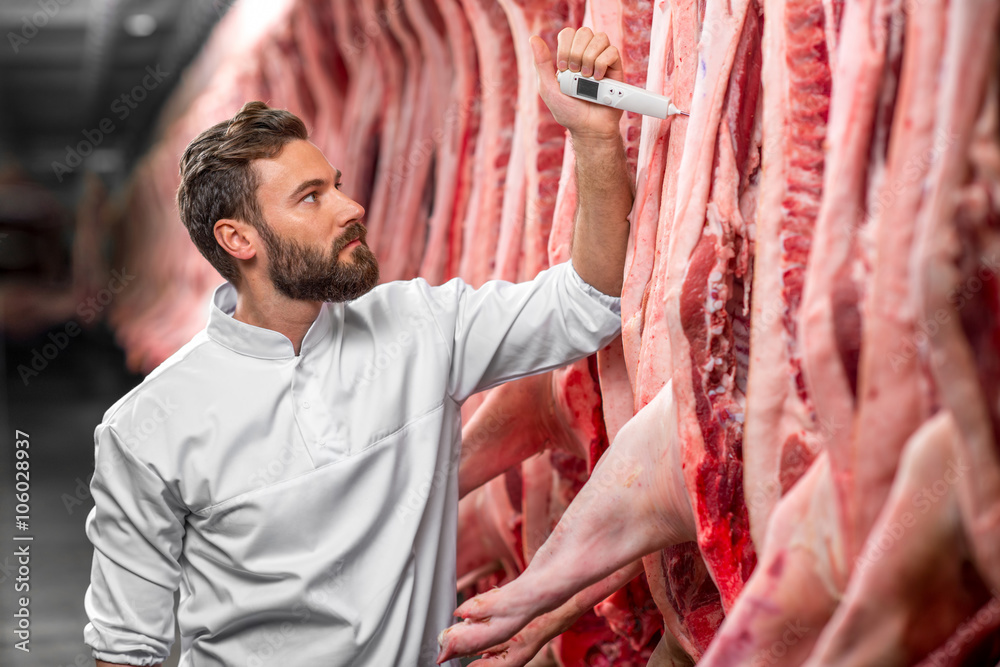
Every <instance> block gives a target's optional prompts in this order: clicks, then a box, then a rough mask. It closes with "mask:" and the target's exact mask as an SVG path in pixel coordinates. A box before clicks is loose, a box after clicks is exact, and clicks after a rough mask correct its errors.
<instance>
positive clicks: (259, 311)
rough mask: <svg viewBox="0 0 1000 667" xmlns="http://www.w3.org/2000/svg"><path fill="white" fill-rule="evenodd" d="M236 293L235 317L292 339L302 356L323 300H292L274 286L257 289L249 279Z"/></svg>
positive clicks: (296, 353)
mask: <svg viewBox="0 0 1000 667" xmlns="http://www.w3.org/2000/svg"><path fill="white" fill-rule="evenodd" d="M236 293H237V296H236V310H235V311H233V319H236V320H239V321H240V322H245V323H247V324H252V325H253V326H255V327H261V328H263V329H271V330H272V331H277V332H278V333H280V334H282V335H283V336H285V338H287V339H288V340H289V341H291V343H292V347H293V348H294V349H295V355H296V356H298V354H299V350H301V349H302V339H303V338H305V335H306V332H307V331H309V327H310V326H312V323H313V322H314V321H315V320H316V316H317V315H319V311H320V308H322V307H323V304H322V303H321V302H319V301H298V300H296V299H289V298H288V297H286V296H284V295H283V294H280V293H278V292H277V291H276V290H274V289H273V288H271V289H254V286H253V285H249V284H246V282H245V283H244V285H242V286H241V287H240V288H238V289H237V290H236Z"/></svg>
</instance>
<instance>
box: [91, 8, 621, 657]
mask: <svg viewBox="0 0 1000 667" xmlns="http://www.w3.org/2000/svg"><path fill="white" fill-rule="evenodd" d="M532 48H533V50H534V54H535V60H536V67H537V71H538V76H539V83H540V89H541V94H542V97H543V99H544V100H545V101H546V103H547V104H548V105H549V108H550V109H551V110H552V112H553V115H554V116H555V118H556V120H558V121H559V122H560V123H562V124H563V125H564V126H565V127H567V128H568V129H569V130H570V134H571V138H572V141H573V143H574V148H575V149H576V156H577V176H578V179H579V181H578V182H579V202H580V204H579V211H578V215H577V220H576V224H575V238H574V244H573V250H572V260H571V262H568V263H565V264H562V265H558V266H554V267H552V268H550V269H548V270H546V271H543V272H542V273H540V274H539V275H538V276H537V277H536V278H535V279H534V280H532V281H530V282H525V283H520V284H512V283H506V282H501V281H491V282H489V283H487V284H485V285H484V286H482V287H481V288H480V289H472V288H471V287H470V286H469V285H467V284H465V283H464V282H462V281H461V280H458V279H455V280H452V281H450V282H448V283H446V284H444V285H441V286H431V285H429V284H427V282H426V281H424V280H421V279H417V280H411V281H406V282H403V281H400V282H392V283H388V284H383V285H377V283H378V262H377V261H376V258H375V257H374V255H373V254H372V252H371V251H370V250H369V249H368V246H367V244H366V239H365V227H364V225H363V222H362V220H363V217H364V209H363V208H362V207H361V206H360V205H359V204H358V203H357V202H355V201H353V200H352V199H351V198H349V197H348V196H346V195H345V194H344V193H343V192H342V191H341V190H340V181H341V172H340V171H339V170H338V169H336V168H334V167H333V166H331V165H330V164H329V163H328V162H327V160H326V159H325V158H324V157H323V154H322V153H321V152H320V150H319V149H317V148H316V146H314V145H313V144H311V143H310V142H309V141H308V135H307V132H306V128H305V126H304V125H303V123H302V121H301V120H299V119H298V118H296V117H295V116H294V115H292V114H291V113H289V112H287V111H281V110H275V109H270V108H268V107H267V106H266V105H264V104H263V103H261V102H252V103H249V104H247V105H245V106H244V107H243V108H242V109H241V110H240V112H239V113H237V114H236V115H235V116H234V117H233V118H232V119H231V120H228V121H225V122H222V123H219V124H218V125H215V126H214V127H212V128H210V129H208V130H206V131H205V132H204V133H202V134H201V135H200V136H198V137H197V138H196V139H195V140H194V141H192V142H191V144H190V145H189V146H188V148H187V150H186V151H185V153H184V156H183V158H182V159H181V184H180V188H179V190H178V193H177V203H178V209H179V211H180V217H181V220H182V221H183V222H184V224H185V226H186V227H187V229H188V231H189V233H190V235H191V239H192V240H193V241H194V243H195V245H196V246H197V247H198V249H199V250H200V251H201V253H202V254H203V255H204V256H205V257H206V258H207V259H208V261H209V262H211V263H212V265H213V266H214V267H215V268H216V269H217V270H218V271H219V273H221V274H222V276H223V277H224V278H225V279H226V280H227V282H226V283H224V284H223V285H222V286H220V287H219V288H218V289H217V290H216V291H215V294H214V297H213V299H212V303H211V306H210V312H209V319H208V324H207V326H206V328H205V329H204V330H203V331H201V332H200V333H199V334H198V335H196V336H195V337H194V338H193V339H192V340H191V341H190V342H189V343H188V344H187V345H185V346H184V347H183V348H181V349H180V350H179V351H178V352H177V353H176V354H174V355H173V356H171V357H170V358H169V359H168V360H167V361H165V362H164V363H163V364H162V365H160V366H159V367H158V368H157V369H156V370H155V371H154V372H153V373H151V374H150V375H149V376H148V377H147V378H146V379H145V380H144V381H143V382H142V384H140V385H139V386H138V387H136V388H135V389H133V390H132V391H131V392H130V393H128V394H127V395H126V396H124V397H123V398H121V399H120V400H119V401H118V402H117V403H116V404H115V405H114V406H112V407H111V408H110V409H109V410H108V411H107V413H106V414H105V415H104V420H103V422H102V423H101V424H100V425H99V426H98V427H97V429H96V432H95V441H96V472H95V475H94V478H93V481H92V483H91V490H92V493H93V497H94V502H95V507H94V509H93V511H92V512H91V514H90V516H89V517H88V520H87V535H88V537H89V538H90V539H91V541H92V542H93V544H94V562H93V570H92V577H91V585H90V588H89V589H88V591H87V596H86V608H87V612H88V616H89V617H90V623H89V624H88V625H87V626H86V628H85V630H84V637H85V641H86V642H87V644H89V645H90V646H91V647H92V648H93V653H94V656H95V658H97V664H98V665H99V666H103V665H125V664H127V665H156V664H159V663H161V662H162V661H163V660H164V659H165V658H166V657H167V656H168V654H169V653H170V648H171V644H172V641H173V636H174V629H173V623H174V613H173V597H174V593H175V591H178V590H179V591H180V603H179V607H178V612H177V620H178V624H179V627H180V635H181V664H182V665H184V666H191V667H193V666H197V667H209V666H213V667H214V666H226V667H256V666H258V665H287V666H292V665H294V666H295V667H310V666H317V667H319V666H322V667H331V666H336V665H345V666H346V665H354V666H358V665H371V666H373V667H388V666H390V665H405V666H412V665H421V666H422V665H431V664H433V663H434V659H435V655H436V654H437V643H436V636H437V635H438V633H439V632H441V630H443V629H444V628H445V627H447V626H448V624H449V622H450V619H451V612H452V610H453V609H454V607H455V545H456V523H457V507H458V472H457V471H458V462H459V458H460V452H461V406H462V403H463V402H464V401H465V400H466V399H467V398H468V397H469V396H470V395H472V394H473V393H475V392H478V391H482V390H484V389H487V388H489V387H493V386H495V385H497V384H500V383H502V382H506V381H508V380H513V379H516V378H520V377H524V376H526V375H530V374H533V373H541V372H545V371H549V370H552V369H554V368H557V367H559V366H562V365H564V364H567V363H569V362H572V361H574V360H576V359H580V358H582V357H584V356H586V355H589V354H591V353H593V352H595V351H596V350H598V349H599V348H601V347H603V346H604V345H606V344H607V343H608V342H609V341H610V340H612V339H613V338H614V337H615V335H616V334H617V333H618V331H619V329H620V306H619V299H618V298H617V297H618V296H619V295H620V293H621V285H622V277H623V273H624V271H623V266H624V259H625V247H626V243H627V238H628V222H627V220H626V216H627V215H628V212H629V209H630V208H631V203H632V192H631V187H630V183H629V179H628V170H627V168H626V162H625V154H624V149H623V146H622V141H621V138H620V136H619V130H618V121H619V118H620V116H621V112H619V111H617V110H614V109H610V108H607V107H600V106H596V105H591V104H588V103H586V102H581V101H579V100H576V99H573V98H570V97H568V96H564V95H562V94H561V93H560V92H559V89H558V84H557V83H556V78H555V67H554V65H553V63H552V60H551V55H550V53H549V50H548V48H546V47H545V45H544V43H543V42H542V41H541V40H540V39H538V38H537V37H535V38H533V39H532ZM559 61H560V62H559V66H560V68H561V69H565V68H567V67H569V68H570V69H573V70H574V71H581V70H582V72H583V74H584V75H591V74H593V75H594V76H595V77H596V78H602V77H603V76H605V74H607V75H608V76H610V77H612V78H615V79H618V80H621V78H622V76H621V75H622V72H621V63H620V60H619V58H618V52H617V50H615V48H614V47H611V46H610V45H609V44H608V41H607V37H606V36H604V35H603V34H600V33H599V34H598V35H596V36H595V35H594V34H593V33H592V32H591V31H590V30H588V29H585V28H584V29H581V30H579V31H574V30H572V29H566V30H564V31H563V32H561V33H560V35H559ZM376 285H377V286H376ZM450 664H451V665H453V666H454V665H457V664H458V663H457V661H452V662H451V663H450Z"/></svg>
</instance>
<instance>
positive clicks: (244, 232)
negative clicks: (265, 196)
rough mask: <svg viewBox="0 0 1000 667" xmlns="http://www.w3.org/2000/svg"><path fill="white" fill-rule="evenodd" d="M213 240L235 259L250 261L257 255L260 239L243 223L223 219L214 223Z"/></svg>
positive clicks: (252, 229) (251, 228) (254, 231)
mask: <svg viewBox="0 0 1000 667" xmlns="http://www.w3.org/2000/svg"><path fill="white" fill-rule="evenodd" d="M215 240H216V241H218V242H219V245H221V246H222V248H223V250H225V251H226V252H228V253H229V254H230V255H232V256H233V257H235V258H236V259H252V258H253V257H254V256H256V255H257V246H256V244H257V243H258V242H259V240H260V237H259V236H258V235H257V233H256V230H254V228H253V227H251V226H250V225H248V224H246V223H245V222H241V221H239V220H233V219H231V218H223V219H221V220H219V221H218V222H216V223H215Z"/></svg>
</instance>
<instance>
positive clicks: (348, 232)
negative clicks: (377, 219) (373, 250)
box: [333, 222, 368, 255]
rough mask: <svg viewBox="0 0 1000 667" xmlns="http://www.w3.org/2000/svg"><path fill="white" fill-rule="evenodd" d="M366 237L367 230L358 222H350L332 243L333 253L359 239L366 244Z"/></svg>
mask: <svg viewBox="0 0 1000 667" xmlns="http://www.w3.org/2000/svg"><path fill="white" fill-rule="evenodd" d="M367 237H368V230H367V229H366V228H365V226H364V225H362V224H361V223H360V222H352V223H351V224H350V225H348V227H347V228H346V229H345V230H344V233H343V234H341V235H340V236H339V237H338V238H337V240H336V242H335V243H334V247H333V250H334V255H336V254H337V253H339V252H340V251H341V250H343V249H344V248H346V247H347V246H348V245H349V244H351V243H353V242H355V241H358V240H360V241H361V244H362V245H368V244H367V243H366V242H365V241H366V239H367Z"/></svg>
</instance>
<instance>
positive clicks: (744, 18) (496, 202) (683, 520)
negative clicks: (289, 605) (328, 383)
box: [112, 0, 1000, 666]
mask: <svg viewBox="0 0 1000 667" xmlns="http://www.w3.org/2000/svg"><path fill="white" fill-rule="evenodd" d="M245 6H246V5H241V4H239V3H238V4H237V5H236V6H235V7H234V9H233V11H232V12H231V13H230V15H229V16H227V17H226V19H225V20H224V21H223V22H222V23H221V24H220V27H219V29H218V33H217V35H216V36H215V37H214V41H213V44H214V46H213V48H212V49H210V51H209V53H210V54H211V58H212V64H213V71H214V72H215V73H214V74H206V73H205V71H206V70H205V68H202V70H198V69H197V67H196V69H195V71H196V72H200V73H199V74H198V75H197V76H190V77H189V81H188V86H187V88H185V89H184V90H183V92H182V95H181V96H180V98H181V99H182V100H183V104H181V103H180V102H178V104H176V105H175V107H174V111H173V113H172V117H171V120H170V122H169V123H165V125H164V128H165V129H164V134H163V137H162V139H161V140H160V142H159V144H158V145H157V146H156V147H155V148H154V149H153V150H152V151H151V152H150V154H149V155H148V156H147V157H146V158H145V160H144V161H143V163H142V165H141V167H140V168H139V169H137V170H136V172H135V175H134V177H133V180H132V185H131V188H130V190H129V193H130V194H129V198H128V210H129V219H130V220H132V221H134V223H135V224H134V226H133V227H131V228H129V229H127V230H126V232H127V234H128V235H127V237H125V238H123V239H122V240H123V242H124V243H123V246H122V247H123V254H124V255H125V256H126V257H128V258H130V261H133V262H139V263H141V264H142V265H143V266H147V267H149V270H147V271H144V272H142V274H141V275H140V276H139V277H137V279H136V285H135V289H134V292H133V298H125V297H123V298H122V299H120V300H119V301H118V302H116V304H115V306H114V312H113V313H112V323H113V324H114V326H115V328H116V331H117V333H118V336H119V340H120V341H121V343H122V344H123V346H124V347H125V348H126V351H127V352H128V359H129V362H130V364H131V365H132V366H133V368H134V369H136V370H143V371H149V370H151V369H152V368H154V367H155V366H156V365H157V364H159V363H160V362H161V361H162V360H163V359H165V358H166V357H167V356H169V354H171V353H172V352H173V351H174V350H176V349H177V347H179V346H180V345H181V344H183V342H185V341H186V340H187V339H188V338H189V337H190V336H191V335H193V334H194V333H195V332H196V331H197V330H198V329H199V328H201V326H203V324H204V312H205V309H204V307H203V304H204V302H205V301H206V300H207V296H208V294H209V292H210V291H211V289H212V288H213V287H214V285H215V284H217V282H218V280H219V278H218V276H217V275H215V274H214V272H213V270H212V269H211V268H209V267H208V265H207V264H205V262H204V261H203V260H202V259H201V257H200V255H198V254H197V251H196V250H195V249H194V247H193V246H192V245H191V244H190V242H189V240H188V239H187V238H186V237H185V234H184V233H183V230H182V229H181V225H180V223H179V221H178V220H177V219H176V214H175V212H174V210H173V208H172V207H171V205H170V203H169V202H170V201H171V198H172V192H173V190H174V189H175V188H176V185H177V170H176V163H177V158H178V156H179V153H180V151H181V150H182V149H183V147H184V146H185V145H186V144H187V142H188V141H189V140H190V139H191V138H192V137H193V136H194V135H195V134H197V132H198V131H199V130H200V129H201V128H204V127H207V126H208V125H210V124H211V123H214V122H216V121H217V120H218V119H220V118H225V117H227V116H228V115H231V114H232V113H233V112H235V110H236V109H238V108H239V106H240V105H241V104H242V103H243V102H244V101H247V100H250V99H262V100H265V101H267V102H268V103H269V104H271V105H272V106H277V107H284V108H288V109H290V110H292V111H295V112H296V113H299V114H300V115H302V117H303V118H304V120H305V121H306V123H307V125H308V126H309V128H310V131H311V135H312V138H313V140H314V141H316V142H318V144H319V145H320V146H321V148H322V149H323V150H324V152H325V154H326V155H327V157H328V158H329V159H331V161H333V162H335V163H336V164H337V166H339V167H340V168H341V169H342V170H343V172H344V184H345V185H344V187H345V190H346V191H347V192H348V193H349V194H350V195H351V196H352V197H354V198H355V199H356V200H358V201H359V202H361V203H362V204H363V205H364V206H365V207H366V209H367V215H366V224H367V225H368V227H369V240H370V243H371V245H372V247H373V248H375V249H376V250H377V252H378V255H379V257H380V259H381V260H382V264H383V266H384V267H385V269H386V271H385V275H384V277H385V278H386V279H409V278H413V277H415V276H420V277H423V278H425V279H427V280H428V281H430V282H432V283H435V284H438V283H441V282H444V281H445V280H448V279H451V278H453V277H460V278H462V279H463V280H465V281H467V282H469V283H470V284H472V285H475V286H479V285H482V284H483V283H484V282H485V281H487V280H491V279H503V280H526V279H530V278H532V277H533V276H534V275H535V274H537V273H538V272H539V271H541V270H542V269H544V268H546V267H547V266H549V265H551V264H555V263H559V262H563V261H566V260H567V259H568V257H569V247H570V244H571V240H572V228H573V220H574V215H575V208H576V206H577V200H578V197H577V194H578V193H577V191H576V182H575V177H574V173H573V163H574V154H573V149H574V147H573V145H572V142H571V141H569V140H568V139H567V137H566V136H565V135H564V132H563V130H562V128H561V127H559V126H558V124H556V123H555V122H554V120H553V119H552V117H551V115H550V114H549V112H548V109H547V107H546V105H545V104H544V103H543V102H542V101H541V99H540V97H539V92H538V87H537V86H538V79H537V78H536V73H535V65H534V62H533V58H532V53H531V50H530V47H529V43H528V38H529V37H530V36H531V35H532V34H538V35H540V36H541V37H542V38H543V39H544V40H545V41H546V42H547V43H548V46H549V48H550V49H554V48H555V42H556V33H557V32H558V31H559V30H560V29H561V28H562V27H565V26H570V27H578V26H581V25H583V26H587V27H589V28H591V29H592V30H595V31H602V32H604V33H606V34H607V35H608V36H609V38H610V40H611V42H612V43H613V44H615V45H616V46H618V47H619V49H620V53H621V55H622V61H623V63H624V66H625V74H626V79H627V81H628V82H630V83H632V84H634V85H638V86H640V87H644V88H647V89H649V90H651V91H653V92H655V93H660V94H663V95H665V96H667V97H669V98H670V99H671V100H673V101H674V103H675V104H676V105H677V106H679V107H680V108H682V109H685V110H688V111H690V114H691V115H690V117H685V116H671V117H669V118H667V119H663V120H661V119H657V118H653V117H648V116H647V117H640V116H637V115H633V114H625V115H624V116H623V118H622V124H621V130H622V135H623V140H624V143H625V146H626V150H627V155H628V158H629V162H630V166H631V168H632V170H633V171H632V178H633V186H634V195H635V200H634V202H635V203H634V206H633V209H632V213H631V215H630V218H629V222H630V225H631V232H630V239H629V248H628V257H627V261H626V267H625V274H624V276H623V278H624V287H623V291H622V325H623V330H622V338H621V339H620V341H618V342H616V343H615V344H613V345H612V346H611V347H609V348H608V349H606V350H602V351H601V352H600V353H599V354H598V355H595V357H593V358H591V359H589V360H584V361H581V362H578V363H576V364H574V365H572V366H570V367H567V368H565V369H561V370H558V371H554V372H551V373H547V374H545V375H541V376H536V377H533V378H527V379H525V380H522V381H519V382H517V383H512V384H509V385H503V386H501V387H498V388H496V389H493V390H491V391H490V392H487V393H485V394H483V395H480V396H474V397H472V398H471V399H469V400H468V401H467V402H466V404H465V406H464V408H463V415H464V418H465V419H464V420H465V428H464V431H463V437H464V441H465V447H464V449H463V458H462V461H461V464H460V472H459V475H460V479H461V493H462V494H463V495H464V499H463V500H462V501H461V504H460V515H459V526H460V528H459V531H460V532H459V540H458V548H459V554H458V567H459V582H458V583H459V587H460V588H461V589H462V591H463V592H464V593H466V594H468V595H473V594H475V593H482V595H481V596H478V597H475V598H473V599H471V600H469V601H468V602H466V603H465V604H464V605H462V606H461V607H460V608H459V610H458V613H459V616H460V617H461V618H463V619H464V620H463V621H462V622H460V623H459V624H458V625H456V626H454V627H453V628H451V629H449V630H448V631H447V632H446V633H444V635H443V638H442V642H443V646H444V654H445V655H457V654H462V653H472V652H477V651H487V652H489V653H490V655H491V656H492V657H491V658H490V659H489V660H488V661H486V662H485V664H495V665H523V664H526V663H527V662H528V661H529V660H531V659H532V658H533V657H535V655H536V654H537V653H543V654H545V655H546V656H547V657H548V659H549V660H554V661H556V662H558V663H559V664H561V665H583V664H608V665H628V664H636V665H642V664H647V662H648V663H649V664H651V665H653V664H657V665H661V664H667V665H687V664H692V663H693V662H695V661H698V662H699V663H704V664H708V665H720V666H722V665H725V666H728V665H756V664H781V665H803V664H808V665H817V666H818V665H827V664H836V665H841V664H844V665H846V664H852V665H853V664H878V665H911V664H917V663H918V662H920V661H921V660H926V661H927V664H952V665H960V664H968V665H974V664H995V663H996V661H997V660H998V659H1000V655H998V653H997V651H996V648H997V627H998V626H1000V614H992V615H991V612H990V610H991V609H992V607H991V606H990V605H994V606H996V605H998V604H1000V603H998V602H997V601H996V600H995V599H991V591H993V593H992V594H993V595H995V591H996V587H997V586H1000V575H998V574H997V573H998V572H1000V547H997V537H996V535H997V534H1000V533H998V532H997V518H996V517H997V516H1000V514H998V512H1000V504H998V503H1000V491H998V489H1000V453H998V450H997V441H996V436H995V431H996V428H998V427H1000V421H998V418H997V415H996V403H997V400H996V398H997V391H998V390H997V387H998V385H997V381H998V373H997V370H996V369H997V368H1000V356H998V355H1000V350H997V349H996V345H995V341H996V337H995V331H996V328H997V326H998V320H997V313H998V312H1000V301H998V299H1000V290H998V289H997V280H998V279H1000V276H998V269H997V267H998V266H1000V264H998V262H1000V260H996V259H995V258H994V254H995V251H996V247H997V246H996V244H995V243H994V240H993V237H992V234H993V232H992V231H991V230H993V228H994V227H995V223H996V221H997V220H998V219H1000V216H998V211H1000V203H998V202H1000V150H998V140H1000V138H998V113H1000V111H998V86H1000V84H998V74H1000V70H998V60H997V57H998V56H997V39H996V35H997V13H998V11H1000V9H998V6H1000V2H998V0H963V1H962V2H958V1H957V0H923V1H922V2H916V3H912V2H904V1H903V0H700V1H699V0H655V1H653V2H648V1H646V0H571V1H570V2H559V3H555V2H537V1H533V0H365V1H364V2H360V3H350V2H343V1H341V0H294V1H292V0H289V1H288V2H285V3H282V7H281V9H280V11H279V12H278V13H277V14H276V18H274V19H273V20H271V21H269V25H268V26H266V28H265V29H264V30H262V31H261V33H260V35H259V36H257V37H255V38H254V39H253V40H252V41H250V43H249V45H247V44H246V43H244V44H242V45H240V41H241V40H239V39H235V37H236V36H238V35H239V32H240V30H241V29H243V28H241V26H245V25H247V21H248V19H249V20H251V21H252V18H249V17H248V10H246V9H245V8H244V7H245ZM238 45H239V46H238ZM237 48H238V49H239V50H238V51H237ZM220 54H221V55H220ZM207 57H208V56H207V55H206V58H207ZM143 235H146V238H148V237H149V235H152V236H153V237H154V238H155V239H156V243H155V244H149V243H148V242H141V239H142V238H143ZM609 443H611V445H610V447H609ZM498 584H505V585H503V586H502V587H501V588H499V589H497V590H490V589H491V588H492V587H493V586H495V585H498ZM928 610H933V611H928ZM486 619H489V620H488V622H485V621H486ZM654 647H656V648H655V651H654ZM991 660H992V662H989V661H991Z"/></svg>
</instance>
